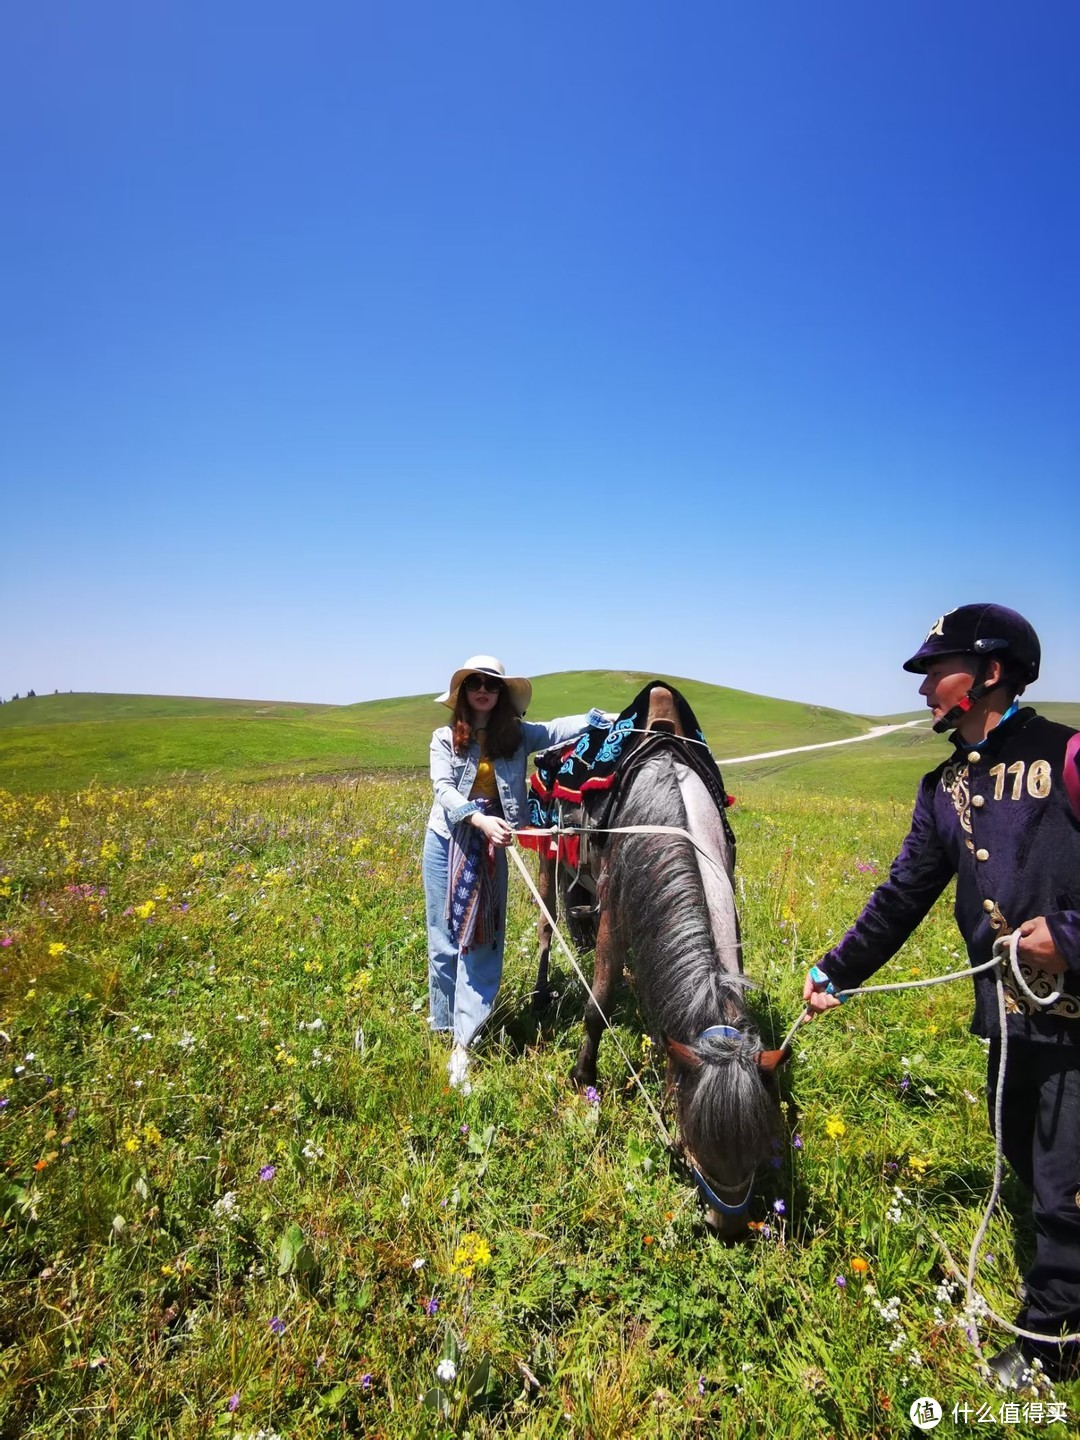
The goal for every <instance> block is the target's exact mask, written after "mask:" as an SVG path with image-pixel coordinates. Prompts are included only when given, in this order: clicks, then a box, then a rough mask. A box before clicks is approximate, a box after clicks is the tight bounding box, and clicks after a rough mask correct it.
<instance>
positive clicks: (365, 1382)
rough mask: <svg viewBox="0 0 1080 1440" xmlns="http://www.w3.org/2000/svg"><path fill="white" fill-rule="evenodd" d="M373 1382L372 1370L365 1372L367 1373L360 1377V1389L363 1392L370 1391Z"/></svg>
mask: <svg viewBox="0 0 1080 1440" xmlns="http://www.w3.org/2000/svg"><path fill="white" fill-rule="evenodd" d="M371 1381H372V1375H371V1371H370V1370H367V1371H365V1373H364V1374H363V1375H361V1376H360V1389H361V1390H370V1389H371Z"/></svg>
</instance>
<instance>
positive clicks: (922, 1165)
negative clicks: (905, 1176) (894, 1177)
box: [907, 1155, 930, 1176]
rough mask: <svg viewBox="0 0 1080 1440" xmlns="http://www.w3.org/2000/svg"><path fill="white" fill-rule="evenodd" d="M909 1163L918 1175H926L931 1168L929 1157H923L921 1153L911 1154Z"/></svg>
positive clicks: (911, 1169) (910, 1167)
mask: <svg viewBox="0 0 1080 1440" xmlns="http://www.w3.org/2000/svg"><path fill="white" fill-rule="evenodd" d="M907 1163H908V1169H909V1170H910V1171H911V1172H912V1173H913V1174H914V1175H917V1176H923V1175H925V1174H926V1172H927V1170H928V1169H929V1168H930V1160H929V1157H923V1156H921V1155H909V1156H908V1162H907Z"/></svg>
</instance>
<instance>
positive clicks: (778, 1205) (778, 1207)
mask: <svg viewBox="0 0 1080 1440" xmlns="http://www.w3.org/2000/svg"><path fill="white" fill-rule="evenodd" d="M772 1208H773V1209H774V1210H775V1211H776V1213H777V1215H785V1214H787V1206H786V1205H785V1204H784V1202H783V1200H774V1201H773V1202H772Z"/></svg>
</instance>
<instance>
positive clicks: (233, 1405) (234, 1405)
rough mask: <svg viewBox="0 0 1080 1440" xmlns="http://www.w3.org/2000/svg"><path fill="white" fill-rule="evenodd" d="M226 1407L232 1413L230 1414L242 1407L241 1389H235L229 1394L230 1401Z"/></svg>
mask: <svg viewBox="0 0 1080 1440" xmlns="http://www.w3.org/2000/svg"><path fill="white" fill-rule="evenodd" d="M225 1409H226V1410H228V1412H229V1413H230V1415H231V1414H232V1413H233V1411H235V1410H239V1409H240V1391H239V1390H234V1391H233V1393H232V1394H231V1395H230V1396H229V1401H228V1404H227V1405H226V1406H225Z"/></svg>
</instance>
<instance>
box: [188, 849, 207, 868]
mask: <svg viewBox="0 0 1080 1440" xmlns="http://www.w3.org/2000/svg"><path fill="white" fill-rule="evenodd" d="M191 864H192V865H193V866H194V867H195V869H196V870H198V869H199V867H200V866H202V865H205V864H206V853H205V851H203V850H199V851H197V852H196V854H194V855H192V857H191Z"/></svg>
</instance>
